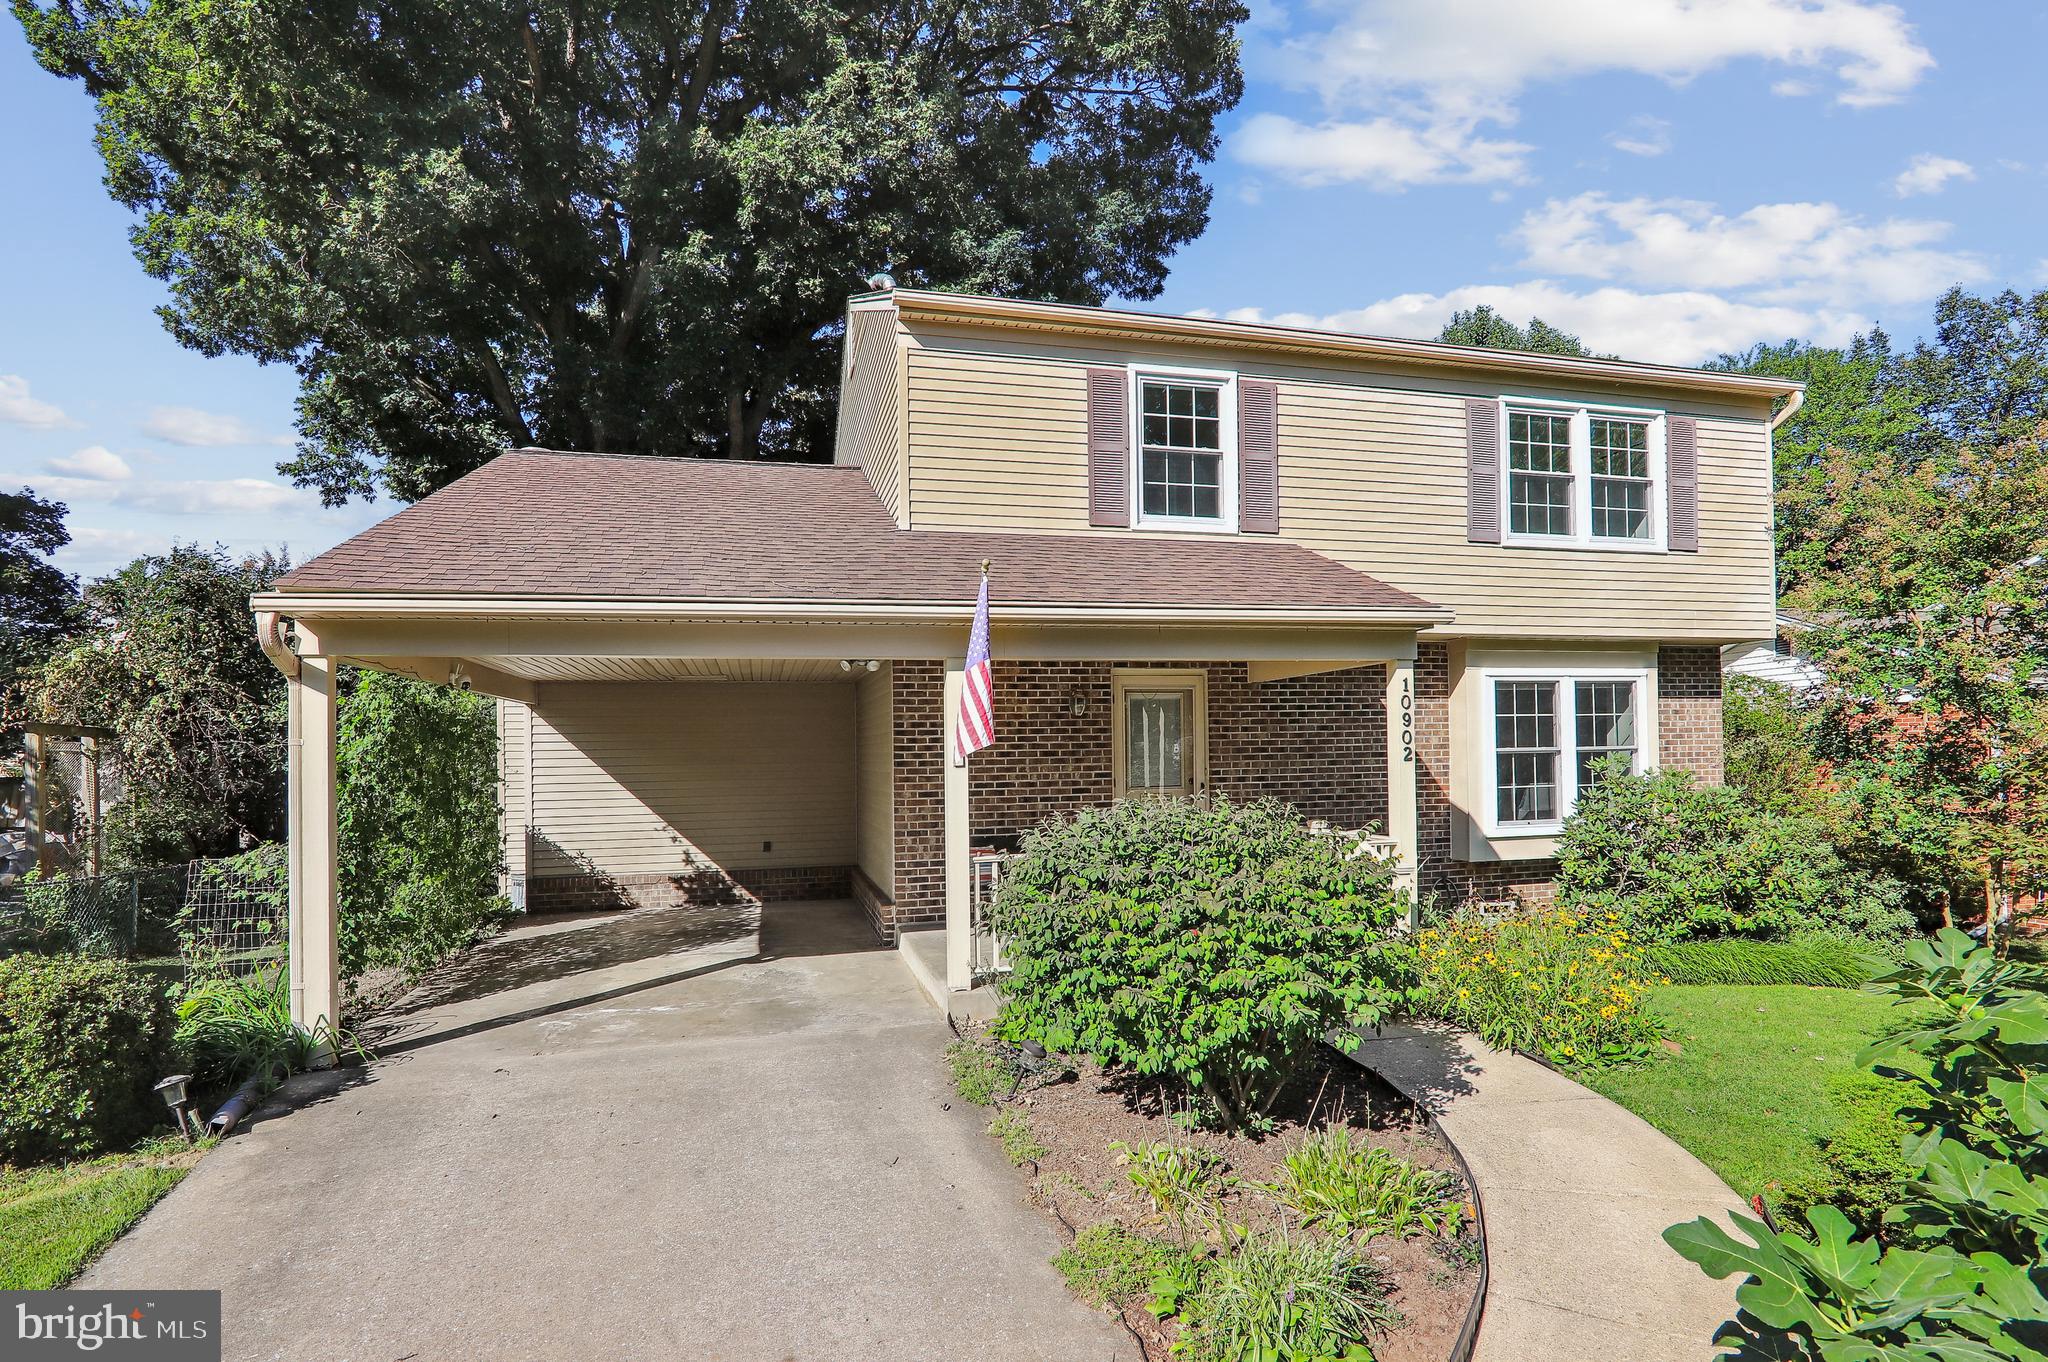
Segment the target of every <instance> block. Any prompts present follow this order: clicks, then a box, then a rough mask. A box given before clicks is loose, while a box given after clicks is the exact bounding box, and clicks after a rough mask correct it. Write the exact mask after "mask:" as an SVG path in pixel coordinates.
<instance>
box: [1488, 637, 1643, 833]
mask: <svg viewBox="0 0 2048 1362" xmlns="http://www.w3.org/2000/svg"><path fill="white" fill-rule="evenodd" d="M1644 679H1645V678H1644V676H1643V674H1641V673H1633V672H1631V673H1626V674H1605V673H1603V674H1599V675H1587V676H1571V675H1536V674H1529V675H1523V674H1520V673H1515V674H1511V675H1489V676H1488V677H1487V678H1486V688H1485V697H1486V704H1487V715H1486V723H1485V725H1484V726H1483V729H1482V731H1483V732H1485V733H1486V734H1487V735H1488V737H1489V739H1490V740H1491V743H1492V750H1491V751H1489V752H1488V753H1486V754H1485V759H1486V761H1487V763H1488V769H1487V777H1488V780H1487V784H1488V790H1487V802H1486V812H1487V819H1486V821H1487V822H1488V823H1489V824H1490V825H1491V830H1492V831H1495V832H1499V833H1508V834H1514V833H1547V832H1555V831H1556V830H1557V828H1558V826H1559V825H1560V824H1561V823H1562V822H1563V821H1564V819H1565V818H1566V817H1567V816H1569V815H1570V813H1571V811H1572V809H1573V808H1574V807H1575V806H1576V805H1577V803H1578V797H1579V794H1580V793H1581V792H1582V791H1584V790H1587V789H1590V788H1592V786H1593V785H1594V784H1596V783H1597V782H1598V781H1599V780H1600V778H1601V776H1602V775H1604V774H1605V773H1606V772H1607V771H1608V770H1609V769H1611V768H1610V767H1609V766H1607V765H1605V764H1603V763H1605V762H1606V761H1607V760H1608V759H1610V758H1620V759H1621V761H1620V763H1619V764H1620V765H1621V766H1623V767H1624V768H1625V769H1627V770H1629V771H1640V770H1641V769H1642V748H1641V739H1640V722H1639V718H1638V715H1639V712H1640V710H1641V708H1642V705H1643V703H1644V701H1643V692H1644V689H1645V687H1644Z"/></svg>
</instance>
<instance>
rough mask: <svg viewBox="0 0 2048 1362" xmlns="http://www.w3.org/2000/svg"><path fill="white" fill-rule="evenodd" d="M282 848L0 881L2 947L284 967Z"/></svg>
mask: <svg viewBox="0 0 2048 1362" xmlns="http://www.w3.org/2000/svg"><path fill="white" fill-rule="evenodd" d="M287 905H288V891H287V888H286V883H285V860H284V848H283V847H282V846H264V847H258V848H257V849H256V850H255V851H251V852H248V853H245V854H244V855H241V856H231V857H227V858H224V859H221V860H205V861H191V862H188V863H186V864H184V865H175V866H158V867H153V868H150V869H146V870H124V871H120V872H117V873H115V874H111V875H53V876H47V877H42V876H37V877H31V878H28V879H25V880H23V881H20V882H17V883H15V884H12V885H8V886H5V887H0V955H4V954H12V953H14V952H17V951H24V950H35V951H76V952H79V953H82V954H87V955H100V956H115V957H120V958H124V959H134V960H156V961H164V962H172V961H175V962H179V963H185V964H190V963H193V962H197V961H205V962H206V963H207V964H208V965H209V966H211V967H214V968H219V969H225V970H227V971H228V972H230V973H234V974H254V973H256V972H258V971H260V970H263V969H266V968H269V967H272V966H279V965H282V964H283V962H284V958H285V953H286V937H285V923H286V913H287Z"/></svg>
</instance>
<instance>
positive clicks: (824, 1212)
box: [80, 904, 1137, 1362]
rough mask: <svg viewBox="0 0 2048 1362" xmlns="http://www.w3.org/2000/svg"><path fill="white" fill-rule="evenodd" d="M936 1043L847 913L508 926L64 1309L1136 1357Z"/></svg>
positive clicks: (258, 1352)
mask: <svg viewBox="0 0 2048 1362" xmlns="http://www.w3.org/2000/svg"><path fill="white" fill-rule="evenodd" d="M947 1039H948V1035H947V1031H946V1028H945V1025H944V1023H943V1021H941V1020H940V1018H939V1017H938V1014H937V1013H936V1012H935V1011H934V1010H933V1009H932V1008H931V1007H930V1005H929V1004H928V1003H926V1002H925V1001H924V1000H923V998H922V996H921V995H920V994H919V993H918V991H917V988H916V985H915V984H914V983H913V982H912V981H911V979H910V976H909V973H908V971H907V970H906V969H905V968H904V966H903V965H902V963H901V962H900V961H899V959H898V958H897V956H896V955H895V953H894V952H890V951H885V950H881V949H878V948H876V947H875V945H874V938H873V936H872V934H871V933H870V932H869V931H868V929H867V927H866V925H865V924H864V923H863V922H862V921H861V920H860V918H859V916H858V915H857V913H855V911H854V910H853V909H852V908H851V907H850V906H848V905H842V904H791V905H774V906H772V907H771V908H769V909H768V910H767V917H766V920H765V922H764V921H761V920H760V919H759V918H758V917H757V916H756V914H755V913H754V912H752V911H751V910H745V909H729V910H728V909H710V910H696V909H689V910H668V911H645V912H640V913H633V914H625V915H621V916H617V917H611V918H604V919H597V920H592V919H588V918H583V919H571V920H560V921H556V922H553V923H541V922H536V923H533V924H529V925H527V926H524V927H521V928H519V929H517V930H516V931H514V932H512V933H511V934H509V935H507V936H506V937H503V938H501V939H499V940H497V941H494V942H492V943H490V944H488V945H487V946H485V947H483V948H481V949H479V950H477V951H475V952H473V953H471V954H470V955H469V956H467V957H465V958H464V959H462V960H461V961H458V962H456V963H455V965H454V966H453V967H451V968H449V969H447V970H444V971H443V972H442V973H441V974H440V975H438V976H436V978H435V979H433V980H431V981H430V982H429V984H428V986H426V987H424V988H422V989H421V990H419V991H417V992H416V993H414V994H413V995H411V996H410V997H409V998H408V999H407V1000H406V1001H405V1002H404V1003H403V1004H402V1005H401V1008H400V1010H399V1012H398V1014H397V1015H395V1016H394V1017H393V1018H391V1030H390V1031H389V1033H388V1034H387V1035H386V1037H385V1039H384V1040H383V1041H382V1043H381V1044H380V1045H379V1046H378V1047H377V1048H378V1049H379V1052H380V1055H381V1056H382V1057H381V1058H379V1059H378V1061H377V1062H376V1063H374V1064H372V1065H370V1066H368V1067H367V1068H365V1069H358V1070H353V1071H343V1072H342V1074H340V1075H339V1076H338V1077H328V1076H320V1083H321V1086H322V1091H321V1092H320V1095H318V1096H317V1097H315V1098H314V1100H312V1101H311V1102H310V1103H309V1104H307V1105H304V1106H302V1107H300V1108H299V1109H298V1110H295V1111H292V1112H290V1113H289V1114H283V1115H277V1116H273V1117H271V1118H269V1119H264V1120H260V1121H258V1122H257V1123H256V1124H255V1125H253V1126H251V1127H249V1128H248V1129H247V1130H246V1131H244V1132H242V1133H238V1134H237V1135H235V1136H234V1137H232V1138H231V1139H229V1140H228V1141H227V1142H225V1143H224V1144H223V1145H222V1146H221V1147H220V1148H219V1149H217V1150H215V1151H214V1152H213V1153H212V1154H210V1155H208V1156H207V1158H206V1159H205V1160H203V1161H202V1162H201V1164H200V1165H199V1167H198V1168H197V1170H195V1171H194V1172H193V1174H192V1175H191V1176H190V1177H189V1178H188V1179H186V1181H185V1182H184V1184H183V1185H181V1186H180V1187H179V1188H178V1189H177V1190H176V1191H175V1192H173V1193H172V1194H171V1195H170V1196H169V1197H167V1198H166V1199H165V1200H164V1201H163V1202H162V1204H160V1205H159V1206H158V1207H157V1209H156V1210H154V1211H152V1212H151V1213H150V1214H149V1216H148V1217H147V1218H146V1219H144V1221H143V1222H142V1224H141V1225H139V1226H138V1227H137V1228H136V1229H135V1230H134V1231H133V1232H132V1233H130V1234H129V1235H128V1236H127V1237H126V1238H125V1239H123V1240H122V1241H121V1242H120V1243H118V1244H116V1245H115V1246H114V1248H113V1249H112V1250H111V1251H110V1252H109V1253H108V1254H107V1256H106V1257H105V1258H104V1259H103V1260H102V1261H101V1262H100V1264H99V1265H98V1266H96V1267H95V1268H94V1269H93V1270H92V1271H91V1272H90V1273H88V1274H87V1276H86V1277H85V1278H84V1279H83V1280H82V1281H81V1282H80V1285H82V1286H90V1287H122V1288H129V1287H133V1288H142V1289H166V1288H175V1287H207V1288H218V1289H220V1290H222V1291H223V1292H225V1298H224V1310H225V1324H224V1332H225V1335H226V1352H227V1356H228V1357H230V1358H293V1359H298V1358H306V1357H321V1358H325V1359H330V1360H331V1362H401V1360H402V1359H423V1360H426V1359H444V1358H445V1359H463V1360H467V1359H549V1362H558V1360H559V1359H585V1358H588V1359H600V1358H602V1359H607V1360H609V1359H627V1358H662V1359H680V1358H689V1359H746V1360H747V1362H753V1360H754V1359H765V1360H767V1362H779V1360H780V1359H804V1360H806V1362H808V1360H809V1359H818V1360H819V1362H827V1360H828V1359H829V1360H830V1362H850V1360H852V1359H865V1358H875V1359H885V1358H886V1359H899V1360H900V1359H924V1358H931V1359H983V1358H986V1359H1022V1358H1048V1359H1051V1358H1058V1359H1096V1358H1104V1359H1106V1358H1126V1359H1128V1358H1135V1357H1136V1356H1137V1352H1136V1349H1135V1346H1134V1345H1133V1343H1132V1342H1131V1340H1130V1338H1129V1336H1128V1335H1126V1334H1125V1333H1124V1332H1123V1331H1122V1329H1121V1328H1120V1327H1118V1326H1117V1325H1115V1324H1114V1323H1112V1322H1111V1321H1110V1320H1108V1319H1107V1318H1106V1317H1104V1316H1101V1315H1098V1314H1095V1313H1093V1312H1091V1311H1089V1310H1087V1309H1085V1308H1084V1307H1082V1306H1081V1305H1079V1304H1077V1303H1075V1302H1074V1301H1073V1300H1072V1299H1071V1298H1070V1297H1069V1296H1068V1295H1067V1294H1066V1291H1065V1288H1064V1287H1063V1286H1062V1284H1061V1283H1060V1281H1059V1279H1058V1277H1057V1275H1056V1274H1055V1273H1054V1272H1053V1271H1052V1269H1051V1267H1050V1266H1049V1265H1048V1261H1047V1260H1048V1259H1049V1258H1050V1257H1051V1255H1052V1254H1053V1253H1054V1252H1056V1251H1057V1249H1058V1247H1059V1245H1058V1240H1057V1238H1056V1236H1055V1234H1054V1232H1053V1230H1052V1227H1051V1226H1050V1225H1049V1224H1048V1223H1047V1222H1046V1221H1045V1220H1044V1218H1043V1217H1042V1216H1041V1215H1040V1214H1039V1213H1038V1212H1037V1211H1035V1210H1032V1209H1031V1208H1029V1207H1027V1206H1025V1205H1024V1204H1023V1202H1022V1199H1021V1196H1020V1190H1021V1189H1020V1186H1019V1183H1018V1182H1017V1180H1016V1178H1015V1176H1014V1175H1013V1174H1012V1172H1011V1170H1010V1169H1008V1168H1007V1167H1005V1166H1004V1165H1003V1163H1002V1160H1001V1157H1000V1154H999V1153H998V1152H997V1149H996V1146H995V1143H994V1141H992V1140H990V1139H989V1138H988V1137H987V1136H986V1135H984V1134H983V1133H982V1131H981V1128H980V1127H981V1122H982V1113H980V1112H979V1111H978V1110H976V1109H973V1108H964V1109H963V1108H962V1106H961V1104H959V1103H958V1102H957V1101H955V1100H954V1099H953V1096H952V1093H951V1091H950V1089H949V1088H948V1086H947V1084H946V1082H945V1079H944V1072H943V1066H942V1065H941V1064H940V1063H939V1054H940V1051H941V1050H942V1049H943V1048H944V1046H945V1043H946V1041H947ZM948 1102H951V1103H952V1109H951V1110H947V1109H946V1104H947V1103H948Z"/></svg>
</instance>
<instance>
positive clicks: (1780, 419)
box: [1770, 388, 1806, 430]
mask: <svg viewBox="0 0 2048 1362" xmlns="http://www.w3.org/2000/svg"><path fill="white" fill-rule="evenodd" d="M1805 405H1806V389H1804V388H1794V389H1793V390H1792V396H1791V397H1790V398H1789V399H1787V401H1786V403H1785V406H1784V409H1783V410H1782V411H1780V412H1779V413H1778V414H1777V415H1776V416H1773V417H1772V418H1771V424H1770V429H1771V430H1776V429H1777V428H1778V427H1779V426H1782V425H1784V424H1785V423H1786V422H1787V421H1789V420H1791V419H1792V413H1794V412H1796V411H1798V410H1799V409H1800V408H1801V407H1803V406H1805Z"/></svg>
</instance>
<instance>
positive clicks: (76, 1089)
mask: <svg viewBox="0 0 2048 1362" xmlns="http://www.w3.org/2000/svg"><path fill="white" fill-rule="evenodd" d="M170 1039H171V1028H170V1006H169V1003H168V1002H167V1001H166V999H165V997H164V989H163V985H162V984H161V983H160V982H158V981H157V980H155V979H154V978H152V977H151V976H150V975H148V974H147V973H145V972H144V971H142V970H139V969H137V968H135V967H134V966H132V965H127V964H123V963H121V962H120V961H115V960H93V959H87V958H85V957H82V956H75V955H57V956H33V955H18V956H14V957H11V958H9V959H4V960H0V1160H5V1161H6V1162H9V1163H34V1162H39V1161H41V1160H44V1159H53V1158H68V1157H74V1156H78V1155H83V1154H93V1153H98V1152H99V1151H101V1150H106V1149H114V1148H121V1147H125V1146H127V1145H128V1144H130V1143H132V1142H133V1141H134V1140H135V1139H136V1138H137V1137H138V1136H141V1135H143V1134H145V1133H147V1132H148V1131H149V1130H150V1129H151V1128H152V1127H155V1126H158V1125H160V1124H162V1123H163V1122H164V1120H165V1119H166V1109H165V1107H164V1104H163V1102H162V1101H161V1100H160V1099H158V1098H157V1096H156V1095H155V1093H153V1092H152V1091H151V1088H152V1087H153V1086H154V1085H155V1083H156V1081H157V1080H158V1079H159V1078H162V1077H163V1076H164V1074H165V1072H166V1071H167V1067H168V1061H169V1058H170Z"/></svg>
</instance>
